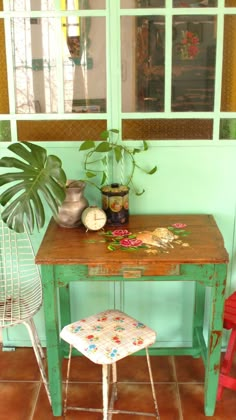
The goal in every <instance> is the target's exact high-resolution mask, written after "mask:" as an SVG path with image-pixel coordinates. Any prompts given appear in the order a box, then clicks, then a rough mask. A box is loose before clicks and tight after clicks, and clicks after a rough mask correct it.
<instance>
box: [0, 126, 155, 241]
mask: <svg viewBox="0 0 236 420" xmlns="http://www.w3.org/2000/svg"><path fill="white" fill-rule="evenodd" d="M118 135H119V131H118V130H116V129H111V130H107V131H103V132H102V133H101V141H100V142H93V141H91V140H85V141H83V142H82V143H81V146H80V148H79V151H81V152H82V151H83V152H85V157H84V171H85V179H84V180H81V181H86V182H88V183H89V184H91V185H93V186H95V187H96V188H98V189H100V190H101V188H102V187H103V186H104V185H105V184H106V182H107V171H106V168H107V165H108V161H109V157H114V158H115V161H116V162H117V163H118V164H119V163H120V162H121V161H122V159H126V160H127V159H128V160H129V161H130V164H131V165H130V168H131V170H130V173H129V174H128V177H127V181H126V185H127V186H128V187H131V188H132V189H133V190H134V192H135V194H137V195H141V194H143V193H144V190H141V191H140V190H137V188H136V187H135V185H134V182H133V177H134V173H135V170H136V169H139V170H141V171H143V172H144V173H146V174H150V175H151V174H154V173H155V172H156V170H157V168H156V166H154V167H153V168H152V169H151V170H149V171H147V170H146V169H144V168H142V167H141V166H140V165H139V164H138V163H137V162H136V160H135V155H136V154H137V153H140V152H141V151H142V150H143V151H146V150H148V145H147V142H145V141H143V147H142V149H138V148H128V147H127V146H125V145H122V144H120V143H119V142H118ZM114 136H116V139H114ZM8 150H9V151H10V152H11V153H13V154H14V155H15V156H16V157H15V156H14V157H13V156H4V157H2V158H1V159H0V168H4V169H5V170H6V168H12V169H13V171H12V172H4V173H2V174H1V176H0V188H1V194H0V205H1V207H2V210H1V218H2V220H3V221H4V222H5V223H7V225H8V226H9V227H10V228H11V229H14V230H15V231H16V232H22V231H23V230H24V224H26V225H27V227H28V229H29V231H30V232H31V233H32V232H33V230H34V229H35V228H37V229H38V230H40V229H41V228H42V227H43V226H44V224H45V220H46V216H45V202H46V203H47V205H48V206H49V208H50V209H51V211H52V214H53V216H54V217H55V219H57V215H58V212H59V209H60V207H61V205H62V203H63V202H64V200H65V196H66V188H67V187H68V180H67V176H66V174H65V171H64V169H63V168H62V162H61V160H60V159H59V157H57V156H55V155H48V153H47V150H46V149H45V148H43V147H41V146H38V145H36V144H34V143H30V142H21V143H13V144H11V145H10V146H9V147H8ZM99 165H100V166H99ZM9 184H10V186H9Z"/></svg>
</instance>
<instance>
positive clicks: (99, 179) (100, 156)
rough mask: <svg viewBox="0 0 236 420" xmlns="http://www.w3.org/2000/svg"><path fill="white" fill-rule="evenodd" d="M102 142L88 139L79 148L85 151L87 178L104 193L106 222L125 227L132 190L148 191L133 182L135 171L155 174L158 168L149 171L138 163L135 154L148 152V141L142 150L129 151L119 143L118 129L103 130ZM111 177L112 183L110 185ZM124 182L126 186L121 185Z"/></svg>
mask: <svg viewBox="0 0 236 420" xmlns="http://www.w3.org/2000/svg"><path fill="white" fill-rule="evenodd" d="M100 139H101V141H100V142H94V141H92V140H90V141H89V140H86V141H84V142H83V143H82V144H81V146H80V149H79V150H80V151H85V152H86V154H85V159H84V171H85V175H86V179H87V182H89V183H90V184H92V185H94V186H95V187H97V188H98V189H99V190H100V191H101V193H102V207H103V210H104V211H105V213H106V215H107V223H108V224H113V225H114V224H115V225H122V224H124V223H126V222H127V221H128V219H129V198H128V197H129V190H130V189H131V190H133V192H134V193H135V194H136V195H142V194H143V193H144V192H145V191H144V189H142V188H141V189H140V188H137V187H136V185H135V183H134V175H135V171H136V170H140V171H141V172H143V173H145V174H147V175H152V174H154V173H155V172H156V170H157V167H156V166H154V167H153V168H152V169H149V170H147V169H145V168H144V167H143V166H140V165H139V163H138V162H137V160H136V156H135V155H136V154H138V153H140V152H142V151H143V152H145V151H147V150H148V144H147V142H146V141H143V143H142V147H141V148H136V147H135V148H130V147H128V146H126V145H125V144H124V143H122V142H120V141H119V130H117V129H111V130H105V131H103V132H102V133H101V135H100ZM124 168H125V170H124ZM109 169H110V170H109ZM111 174H112V179H111V184H110V185H107V182H108V181H109V180H110V178H111V176H110V175H111ZM124 175H125V176H124ZM122 180H123V183H124V184H125V185H122ZM94 181H95V182H94Z"/></svg>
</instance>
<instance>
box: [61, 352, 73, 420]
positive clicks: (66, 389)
mask: <svg viewBox="0 0 236 420" xmlns="http://www.w3.org/2000/svg"><path fill="white" fill-rule="evenodd" d="M72 348H73V346H72V344H70V350H69V359H68V364H67V372H66V384H65V398H64V409H63V414H64V416H65V415H66V411H67V397H68V386H69V377H70V367H71V354H72Z"/></svg>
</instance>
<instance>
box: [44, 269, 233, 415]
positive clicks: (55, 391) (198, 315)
mask: <svg viewBox="0 0 236 420" xmlns="http://www.w3.org/2000/svg"><path fill="white" fill-rule="evenodd" d="M84 275H87V269H86V267H85V266H81V267H79V266H70V265H65V266H54V267H52V266H47V265H43V266H42V276H43V293H44V309H45V322H46V338H47V352H48V359H49V361H50V362H49V364H50V366H51V368H50V369H49V381H50V390H51V393H52V398H53V413H54V415H60V413H61V411H60V410H61V408H60V407H61V395H62V394H61V393H62V389H61V351H62V350H63V352H66V351H67V349H66V347H65V346H64V347H62V348H61V349H60V346H59V337H58V333H57V332H58V331H59V330H58V325H57V313H58V312H57V311H58V305H57V299H56V296H57V293H56V289H57V287H59V297H60V312H61V314H62V317H61V327H63V326H64V325H66V324H68V323H70V321H71V320H70V301H69V288H68V283H69V281H72V282H74V281H84V280H85V278H84ZM54 276H55V286H56V285H57V287H55V288H54V287H53V281H54V280H53V279H54ZM98 279H99V278H98V277H92V278H91V279H90V281H91V282H95V281H97V280H98ZM87 280H88V279H87ZM106 280H107V281H111V282H112V281H114V280H116V282H119V281H120V282H122V283H123V284H124V283H125V282H126V281H127V280H126V281H124V279H123V278H122V277H112V276H110V277H108V278H107V279H106ZM135 280H136V281H137V279H135ZM142 280H144V281H145V280H153V281H155V282H162V281H166V282H172V281H178V282H180V281H187V282H191V281H196V290H195V305H194V319H193V332H192V334H193V340H192V346H191V347H187V348H186V347H178V348H176V347H170V348H161V347H159V348H155V345H154V347H153V348H152V349H151V354H155V355H192V356H194V357H198V356H199V355H201V356H202V358H203V360H204V363H205V414H206V415H207V416H211V415H213V413H214V410H215V400H216V391H217V380H216V379H218V375H219V360H220V351H221V339H222V317H221V316H220V314H221V313H222V311H223V305H224V293H225V280H226V264H218V265H217V264H216V265H213V264H207V265H206V266H204V265H194V264H193V265H184V264H183V265H181V266H180V275H179V276H160V277H159V276H154V277H153V278H152V277H150V276H149V277H148V276H147V277H144V278H142ZM128 282H129V280H128ZM63 285H64V286H63ZM206 286H210V287H209V289H210V301H209V307H210V308H212V310H211V313H210V319H209V330H208V343H207V346H206V344H205V340H204V329H203V327H204V316H203V314H204V304H205V287H206ZM79 301H80V302H81V303H82V298H80V300H79ZM54 328H55V329H56V331H57V332H54V333H53V332H52V331H53V329H54ZM207 349H210V351H208V350H207Z"/></svg>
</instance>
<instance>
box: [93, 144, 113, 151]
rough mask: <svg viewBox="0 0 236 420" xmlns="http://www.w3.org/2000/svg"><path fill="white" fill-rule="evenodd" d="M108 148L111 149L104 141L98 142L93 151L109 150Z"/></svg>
mask: <svg viewBox="0 0 236 420" xmlns="http://www.w3.org/2000/svg"><path fill="white" fill-rule="evenodd" d="M110 150H112V147H111V146H110V144H109V143H108V142H106V141H103V142H101V143H99V144H98V146H97V147H96V148H95V152H98V153H104V152H110Z"/></svg>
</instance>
